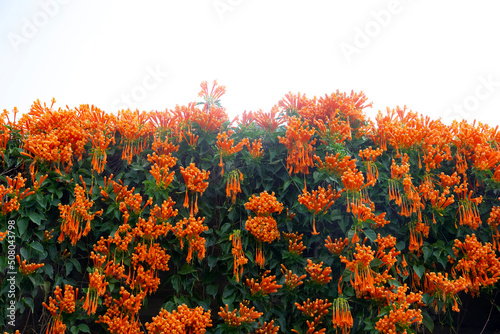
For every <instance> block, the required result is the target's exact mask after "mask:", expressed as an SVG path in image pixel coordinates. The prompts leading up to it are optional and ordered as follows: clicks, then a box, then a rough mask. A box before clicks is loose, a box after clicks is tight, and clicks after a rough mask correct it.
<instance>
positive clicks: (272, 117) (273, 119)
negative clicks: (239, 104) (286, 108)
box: [253, 106, 286, 133]
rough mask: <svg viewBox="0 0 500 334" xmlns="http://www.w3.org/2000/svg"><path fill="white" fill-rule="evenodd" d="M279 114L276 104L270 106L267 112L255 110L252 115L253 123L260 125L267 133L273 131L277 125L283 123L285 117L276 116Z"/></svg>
mask: <svg viewBox="0 0 500 334" xmlns="http://www.w3.org/2000/svg"><path fill="white" fill-rule="evenodd" d="M278 114H279V109H278V107H277V106H274V107H272V108H271V111H270V112H269V113H264V112H263V111H262V110H260V109H259V111H256V112H255V113H254V114H253V116H254V120H255V123H256V124H257V125H258V126H260V127H261V128H262V129H263V130H264V131H266V132H267V133H273V132H274V131H276V129H277V128H278V126H280V125H281V124H283V123H285V121H286V119H285V118H284V117H282V116H278V117H277V116H276V115H278Z"/></svg>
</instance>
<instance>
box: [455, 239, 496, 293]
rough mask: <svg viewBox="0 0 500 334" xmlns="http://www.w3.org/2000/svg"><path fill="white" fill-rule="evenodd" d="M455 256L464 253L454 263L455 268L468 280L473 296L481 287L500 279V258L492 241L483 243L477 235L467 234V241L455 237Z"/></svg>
mask: <svg viewBox="0 0 500 334" xmlns="http://www.w3.org/2000/svg"><path fill="white" fill-rule="evenodd" d="M453 251H454V253H455V256H456V257H458V256H459V253H461V254H463V257H462V258H460V259H459V260H458V261H457V263H456V264H455V265H454V268H453V269H454V270H456V271H459V272H461V273H462V276H463V277H464V278H465V279H466V280H467V284H468V287H467V289H466V291H467V290H469V291H471V294H472V295H473V296H475V295H477V294H479V289H480V288H482V287H486V286H489V285H494V284H495V283H496V282H498V280H499V279H500V259H498V258H497V257H496V254H495V251H494V250H493V249H492V246H491V244H490V243H486V244H484V245H483V244H482V243H481V242H480V241H478V240H477V238H476V235H475V234H472V236H470V235H467V236H466V237H465V241H463V242H462V241H460V240H458V239H455V245H454V246H453Z"/></svg>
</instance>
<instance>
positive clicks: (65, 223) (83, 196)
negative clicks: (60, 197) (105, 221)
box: [58, 176, 103, 245]
mask: <svg viewBox="0 0 500 334" xmlns="http://www.w3.org/2000/svg"><path fill="white" fill-rule="evenodd" d="M80 180H81V182H82V184H83V187H82V186H80V185H79V184H77V185H76V186H75V191H74V192H75V200H74V201H73V203H72V204H71V205H62V204H61V203H59V211H60V216H61V219H62V223H61V234H60V236H59V239H58V241H59V242H62V241H63V240H64V238H65V236H68V237H69V238H70V239H71V244H72V245H76V243H77V241H78V240H80V238H81V237H82V236H86V235H87V234H88V233H89V232H90V228H91V227H90V222H91V221H92V220H93V219H94V218H95V216H96V215H99V216H100V215H102V213H103V209H101V210H99V211H97V212H94V213H92V214H91V213H89V210H90V208H91V207H92V206H93V205H94V201H91V200H89V199H88V198H87V196H88V195H87V192H86V190H87V187H86V185H85V182H84V181H83V178H82V177H81V176H80ZM82 224H85V226H83V225H82Z"/></svg>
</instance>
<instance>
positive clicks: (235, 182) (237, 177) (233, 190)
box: [226, 169, 243, 204]
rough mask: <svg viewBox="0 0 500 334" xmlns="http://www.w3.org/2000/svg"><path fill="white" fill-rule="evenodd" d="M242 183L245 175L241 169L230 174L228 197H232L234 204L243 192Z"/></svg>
mask: <svg viewBox="0 0 500 334" xmlns="http://www.w3.org/2000/svg"><path fill="white" fill-rule="evenodd" d="M240 181H243V174H242V173H241V172H240V171H239V169H236V170H233V171H231V173H229V176H228V178H227V185H226V197H230V198H231V202H232V203H233V204H234V203H236V195H237V194H238V193H240V192H241V187H240Z"/></svg>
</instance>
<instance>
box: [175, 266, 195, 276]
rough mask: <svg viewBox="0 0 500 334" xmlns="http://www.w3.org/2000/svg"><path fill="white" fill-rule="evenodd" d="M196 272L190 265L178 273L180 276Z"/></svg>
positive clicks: (183, 267)
mask: <svg viewBox="0 0 500 334" xmlns="http://www.w3.org/2000/svg"><path fill="white" fill-rule="evenodd" d="M194 272H196V270H194V269H193V267H191V266H190V265H189V264H185V265H183V266H182V268H181V269H180V270H179V271H178V272H177V273H178V274H179V275H187V274H191V273H194Z"/></svg>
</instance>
